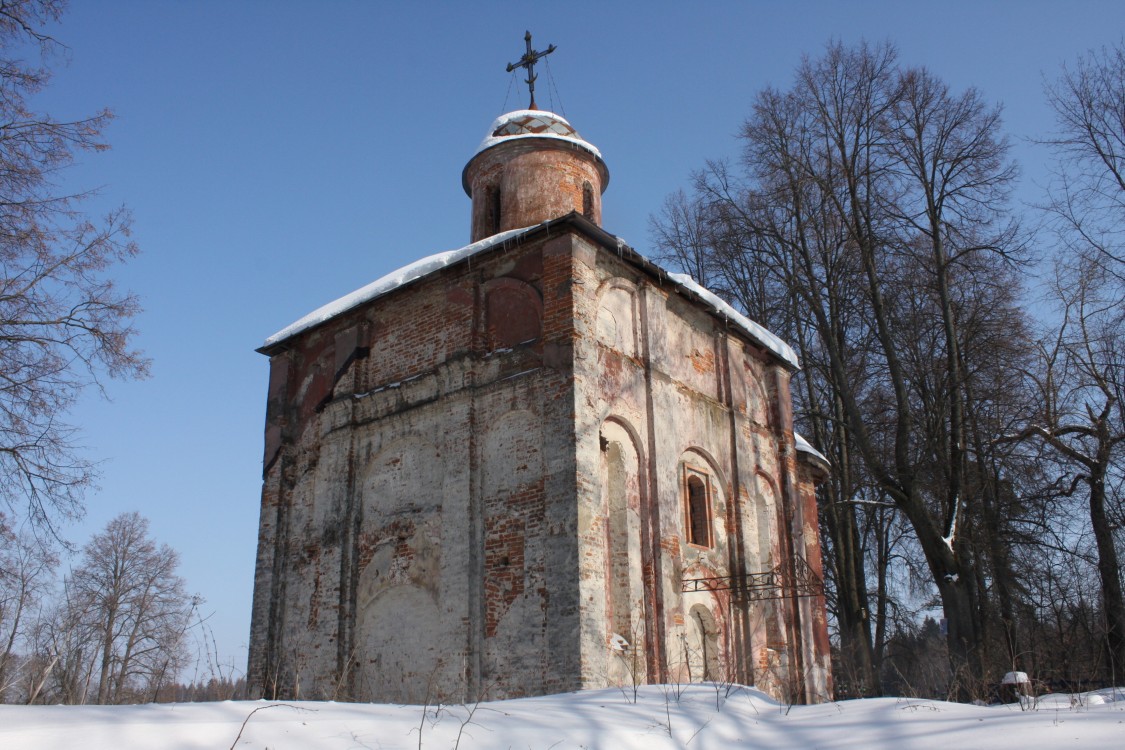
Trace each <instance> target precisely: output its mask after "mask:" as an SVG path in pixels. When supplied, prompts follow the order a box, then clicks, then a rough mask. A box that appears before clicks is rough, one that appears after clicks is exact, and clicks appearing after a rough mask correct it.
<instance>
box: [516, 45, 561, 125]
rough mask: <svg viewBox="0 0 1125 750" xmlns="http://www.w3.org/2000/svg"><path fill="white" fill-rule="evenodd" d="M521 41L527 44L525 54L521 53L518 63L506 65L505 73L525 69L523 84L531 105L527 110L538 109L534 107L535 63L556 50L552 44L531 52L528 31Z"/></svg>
mask: <svg viewBox="0 0 1125 750" xmlns="http://www.w3.org/2000/svg"><path fill="white" fill-rule="evenodd" d="M523 41H524V43H526V44H527V52H524V53H523V57H521V58H520V60H519V62H514V63H508V67H507V71H508V72H509V73H511V72H512V71H513V70H515V69H516V68H526V69H527V79H526V80H524V83H526V84H527V89H528V91H529V92H530V93H531V104H530V105H528V109H538V107H536V106H535V79H536V78H538V77H539V76H537V75H535V63H537V62H539V60H541V59H542V58H544V57H546V56H547V55H549V54H551V53H552V52H554V51H555V50H556V49H558V48H557V47H555V45H553V44H552V45H550V46H548V47H547V49H545V50H541V51H536V50H533V49H532V48H531V32H530V31H527V32H524V35H523Z"/></svg>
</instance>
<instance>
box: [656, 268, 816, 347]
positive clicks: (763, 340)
mask: <svg viewBox="0 0 1125 750" xmlns="http://www.w3.org/2000/svg"><path fill="white" fill-rule="evenodd" d="M668 278H670V279H671V280H672V281H674V282H676V283H677V284H679V285H680V286H682V287H683V288H684V289H687V290H688V291H690V292H692V293H693V294H695V295H696V296H697V297H699V298H700V299H701V300H703V301H704V302H706V303H707V304H708V305H710V306H711V308H712V310H713V311H714V312H716V313H718V314H719V317H721V318H726V319H727V320H729V321H730V322H731V323H733V324H734V325H736V326H737V327H739V328H741V329H742V330H743V331H744V332H745V333H748V334H750V338H752V339H754V340H755V341H757V342H758V343H759V344H761V345H762V346H764V347H765V348H767V349H769V350H770V351H771V352H773V353H774V354H776V355H777V356H778V357H780V358H781V359H783V360H785V361H786V362H788V363H789V364H791V365H793V367H795V368H800V366H801V365H800V363H799V362H798V360H797V352H795V351H793V347H791V346H789V344H786V343H785V342H784V341H782V340H781V339H779V338H778V337H777V336H775V335H773V334H772V333H770V332H769V331H768V330H766V328H765V327H764V326H761V325H759V324H757V323H755V322H754V321H752V320H750V318H748V317H746V316H745V315H743V314H742V313H740V312H739V311H738V310H735V309H734V308H733V307H731V306H730V305H728V304H727V303H726V302H723V301H722V300H721V299H719V298H718V297H717V296H715V293H714V292H712V291H711V290H710V289H707V288H706V287H704V286H701V285H700V284H699V283H698V282H696V280H695V279H693V278H692V277H690V276H688V275H687V274H686V273H669V274H668Z"/></svg>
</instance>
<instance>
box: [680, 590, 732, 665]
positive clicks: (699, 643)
mask: <svg viewBox="0 0 1125 750" xmlns="http://www.w3.org/2000/svg"><path fill="white" fill-rule="evenodd" d="M685 630H686V632H685V639H686V642H687V643H686V646H687V654H686V655H685V656H686V660H687V665H688V674H689V676H690V679H691V681H692V682H718V681H721V679H722V677H723V675H722V673H721V670H720V665H721V664H722V663H723V659H722V654H721V653H720V648H721V646H720V642H721V639H720V637H719V636H720V634H719V624H718V622H717V621H716V619H715V616H714V614H712V612H711V609H710V608H709V607H707V606H705V605H703V604H695V605H693V606H692V607H691V609H689V610H688V613H687V618H686V622H685Z"/></svg>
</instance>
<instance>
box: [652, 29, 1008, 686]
mask: <svg viewBox="0 0 1125 750" xmlns="http://www.w3.org/2000/svg"><path fill="white" fill-rule="evenodd" d="M741 135H742V138H743V143H744V155H743V166H744V170H743V174H742V175H741V176H739V177H732V175H731V173H730V171H729V170H728V169H727V168H726V166H725V165H723V164H710V165H708V167H707V168H706V169H705V170H704V171H703V172H701V173H700V175H698V176H697V179H696V189H695V195H693V196H692V197H690V198H688V199H685V200H682V201H681V200H677V199H673V201H672V208H673V209H674V208H675V205H676V204H680V205H683V206H686V207H687V209H688V210H671V209H670V208H669V207H667V206H666V208H665V212H664V215H663V217H662V219H659V220H657V228H658V230H659V229H660V228H663V230H664V231H657V232H655V233H654V234H655V237H656V238H657V241H658V242H661V243H663V244H664V245H666V246H667V245H674V244H675V243H679V242H684V240H685V239H686V240H687V242H686V243H684V244H686V247H685V248H684V249H680V250H678V251H676V252H672V253H666V255H670V256H674V257H677V258H678V259H679V260H681V262H682V261H683V260H688V261H689V262H690V263H691V264H692V265H694V266H696V267H699V268H702V269H703V270H705V271H706V272H707V273H708V274H709V278H710V280H711V282H712V284H715V285H716V286H717V287H718V288H719V291H720V292H724V293H725V294H726V295H727V296H728V297H729V298H732V299H734V300H735V301H736V302H737V303H741V305H742V306H743V307H744V309H747V310H748V312H750V313H751V314H752V315H755V314H758V315H761V314H765V315H766V316H767V317H766V319H765V320H763V322H766V323H767V324H769V325H771V326H772V327H775V329H776V330H778V331H779V332H780V333H782V334H784V335H786V336H788V337H789V338H790V339H791V340H793V341H794V342H795V344H796V345H797V347H798V348H799V350H800V353H801V357H802V362H803V364H804V367H805V370H804V372H803V373H802V374H801V378H802V379H803V381H802V382H801V383H799V384H798V385H797V386H795V388H794V393H795V395H798V396H800V397H802V398H801V403H799V404H798V408H799V410H800V413H799V415H798V416H799V419H800V421H801V422H802V423H803V425H804V426H805V428H806V429H808V430H809V432H810V433H811V437H812V438H813V442H814V444H815V445H817V447H818V448H820V449H821V450H822V451H824V452H825V453H826V455H828V456H829V457H830V458H831V459H832V460H833V464H834V476H833V480H832V481H831V482H830V483H829V484H828V485H827V486H826V487H825V488H823V490H822V494H823V497H822V500H824V501H826V502H825V503H824V507H822V510H824V513H823V514H822V519H823V520H824V523H825V526H826V528H827V529H828V531H829V533H828V534H827V535H826V537H827V538H828V539H829V540H830V542H831V545H832V548H833V549H832V550H831V554H830V555H829V556H828V558H827V559H828V561H829V562H830V563H831V564H832V565H833V570H834V576H835V581H834V583H835V585H836V592H835V593H836V605H837V609H836V611H835V614H836V616H837V618H838V621H839V623H840V632H841V639H842V640H843V641H844V643H843V648H842V650H843V651H844V653H845V654H847V655H848V658H849V660H850V662H851V664H850V669H851V670H853V671H854V672H855V673H856V674H864V673H866V674H870V671H871V667H870V666H868V665H870V664H872V663H873V662H875V661H877V659H878V656H879V653H880V650H881V649H880V646H879V644H880V643H882V642H883V641H884V639H885V637H886V630H885V629H886V626H887V624H888V618H890V617H892V616H894V613H891V612H889V611H888V610H889V608H890V605H891V598H890V597H891V596H892V594H893V591H892V590H893V588H894V587H893V586H891V585H889V582H888V581H887V580H886V577H885V576H886V572H887V571H886V567H885V566H886V565H887V564H889V562H890V561H891V560H892V559H895V557H896V556H897V557H899V558H901V556H902V554H903V552H905V551H907V550H909V549H912V550H916V551H918V552H919V553H920V554H921V559H922V560H923V567H924V568H925V569H926V570H927V572H928V577H929V581H930V584H931V585H932V586H934V587H935V588H936V589H937V591H938V592H939V594H940V602H941V606H942V608H943V610H944V614H945V618H946V622H947V624H948V628H949V635H948V639H949V643H948V652H949V659H950V667H951V674H953V675H955V676H957V677H958V678H965V679H964V681H963V682H962V683H961V686H960V687H961V688H967V689H960V691H959V694H960V695H961V696H962V697H969V690H976V689H977V688H978V687H979V686H980V685H981V683H982V680H983V679H984V677H985V671H986V670H985V666H984V657H985V654H984V653H983V651H984V643H985V638H984V634H985V630H984V623H983V620H982V613H983V612H984V611H985V608H984V606H983V603H982V601H981V600H980V597H981V596H984V595H988V591H989V590H990V587H989V582H988V581H987V580H986V577H985V575H984V573H983V572H982V569H981V567H980V566H979V564H978V563H980V561H981V560H985V559H987V561H988V562H989V564H990V565H992V564H993V563H994V562H995V561H999V566H998V567H1000V568H1003V567H1004V566H1005V565H1006V563H1005V562H1004V561H1005V560H1006V556H1005V554H1004V550H1003V549H1000V548H999V547H996V549H994V550H993V551H994V552H996V554H995V555H992V554H990V552H989V550H986V549H984V548H982V546H981V545H980V544H979V543H978V542H979V541H980V540H983V539H985V538H986V537H987V536H988V535H987V534H985V533H981V532H980V531H979V530H977V529H976V526H977V525H978V524H980V523H981V521H982V518H983V517H984V513H983V511H982V510H981V509H982V508H983V507H984V506H985V505H987V504H989V503H991V506H992V507H996V506H997V505H998V504H999V500H998V498H999V497H1000V495H1001V494H1002V486H1003V481H1002V479H1003V469H1002V467H999V466H998V465H997V464H995V462H994V461H993V459H994V458H995V457H996V456H994V455H993V452H992V447H993V446H994V443H993V441H992V440H991V438H992V437H993V436H994V435H993V432H992V431H994V430H996V429H999V428H1000V426H1001V425H1002V424H1003V423H1004V422H1005V420H1008V419H1010V416H1008V415H1007V413H1006V412H1005V413H1004V414H1001V413H999V412H998V411H997V409H996V408H995V405H996V404H998V403H1001V402H1002V401H1004V399H1003V398H998V393H999V394H1000V395H1001V396H1002V395H1003V388H1004V385H1003V384H1004V383H1005V379H1004V376H1003V371H1004V370H1005V364H1006V362H1005V358H1006V357H1008V356H1017V357H1019V356H1022V355H1021V354H1020V352H1021V350H1022V349H1028V348H1029V346H1030V342H1029V340H1028V338H1027V337H1026V336H1025V334H1026V331H1027V330H1028V326H1027V324H1026V322H1025V321H1024V319H1023V317H1024V316H1023V313H1022V311H1021V310H1020V309H1019V306H1018V300H1017V299H1016V295H1015V293H1013V289H1016V290H1018V288H1019V280H1018V273H1017V272H1016V271H1015V270H1014V269H1015V268H1016V266H1017V265H1018V263H1019V261H1021V260H1022V258H1023V247H1022V242H1021V237H1020V233H1019V231H1018V227H1017V226H1016V225H1015V224H1014V223H1013V222H1012V221H1011V220H1010V218H1009V216H1008V214H1007V212H1006V206H1007V200H1008V192H1009V189H1010V185H1011V181H1012V180H1013V178H1014V175H1015V170H1014V167H1013V166H1012V165H1011V163H1010V162H1009V161H1008V158H1007V143H1006V141H1005V139H1004V137H1003V135H1002V134H1001V132H1000V118H999V113H998V110H997V109H996V108H994V107H990V106H988V105H987V104H985V103H984V101H983V100H982V98H981V97H980V95H979V94H978V93H977V92H975V91H974V90H972V89H970V90H968V91H966V92H964V93H962V94H959V95H955V94H953V93H951V92H950V91H949V90H948V88H947V87H946V86H945V85H944V84H943V83H942V82H941V81H940V80H938V79H937V78H935V77H934V76H933V75H932V74H930V73H929V72H927V71H925V70H924V69H916V68H907V67H904V66H901V65H899V63H898V61H897V53H896V51H895V50H894V48H893V47H892V46H890V45H887V44H884V45H874V46H872V45H866V44H861V45H858V46H856V47H850V48H849V47H845V46H844V45H842V44H831V45H829V46H828V48H827V50H826V52H825V54H824V55H823V57H821V58H819V59H811V58H806V59H805V60H804V61H803V62H802V64H801V65H800V66H799V68H798V70H797V73H796V80H795V83H794V85H793V86H792V87H791V88H790V89H788V90H775V89H767V90H766V91H763V92H762V93H761V94H760V95H759V96H758V97H757V99H756V100H755V103H754V108H753V113H752V115H751V116H750V117H749V118H748V119H747V121H746V122H745V124H744V126H743V129H742V133H741ZM694 216H698V217H702V218H701V220H700V221H699V222H698V223H699V224H700V225H701V226H702V227H704V228H705V229H706V230H707V231H706V232H703V231H694V230H693V229H692V226H691V222H690V221H689V220H690V219H691V218H692V217H694ZM685 227H687V229H688V231H685ZM700 237H702V238H704V239H705V241H704V242H699V241H698V239H699V238H700ZM700 248H702V255H703V256H705V257H704V258H702V259H700V257H699V256H700V254H701V251H700ZM685 265H686V264H685ZM761 269H768V270H769V272H771V273H772V274H773V275H774V279H775V280H776V282H777V283H778V284H779V285H780V288H781V291H780V294H779V293H778V292H770V291H769V290H767V293H766V295H765V296H767V297H770V296H772V298H773V299H774V300H778V299H782V300H785V301H787V303H788V305H789V308H788V310H785V312H780V311H782V310H784V309H785V308H784V306H779V305H778V304H776V303H775V304H773V305H770V304H765V305H761V306H760V309H758V308H755V307H754V303H755V301H756V300H757V299H759V298H760V297H761V296H762V295H761V294H759V293H758V290H760V289H763V288H764V287H763V285H761V284H757V283H756V280H757V278H758V277H757V276H755V274H757V273H761ZM732 280H734V281H737V282H739V283H731V281H732ZM716 282H718V283H717V284H716ZM724 286H726V287H727V288H724ZM779 313H780V314H779ZM769 316H773V319H772V320H771V319H770V318H769ZM998 343H999V344H1001V345H1000V346H998V345H997V344H998ZM985 468H988V471H985ZM868 504H870V505H871V507H873V508H878V509H880V510H876V511H874V512H870V513H869V512H867V511H865V510H859V509H858V506H862V505H868ZM886 508H893V509H894V513H895V514H898V515H900V516H901V517H902V518H905V519H906V520H907V521H908V522H909V529H910V531H911V533H912V535H913V537H914V542H913V544H909V545H903V544H902V540H901V539H900V538H899V537H897V536H896V532H895V529H896V528H897V527H896V523H897V519H896V518H895V516H894V514H891V513H888V512H887V511H886V510H885V509H886ZM987 518H988V519H989V520H990V521H992V522H994V523H995V522H999V521H1000V520H1003V516H1002V514H1000V513H998V512H992V513H990V514H989V515H988V516H987ZM861 528H863V529H865V534H870V535H869V536H866V535H861V534H860V533H859V531H860V529H861ZM1005 538H1006V537H1005V536H1004V535H998V536H997V539H998V540H999V541H998V542H997V544H1000V542H1002V541H1003V540H1004V539H1005ZM865 547H866V553H865V552H864V548H865ZM865 557H866V559H870V560H873V561H874V562H875V570H876V575H877V583H876V585H875V586H874V587H872V588H873V589H874V591H875V592H876V607H875V612H876V613H877V616H876V622H875V635H874V638H875V641H876V643H875V647H874V648H872V642H871V641H872V634H871V622H870V618H871V609H870V608H869V607H867V606H866V599H867V596H868V592H869V591H870V589H867V590H865V588H864V585H865V577H866V573H865V572H864V570H863V568H864V565H863V563H862V561H863V560H864V559H865ZM865 679H866V678H865Z"/></svg>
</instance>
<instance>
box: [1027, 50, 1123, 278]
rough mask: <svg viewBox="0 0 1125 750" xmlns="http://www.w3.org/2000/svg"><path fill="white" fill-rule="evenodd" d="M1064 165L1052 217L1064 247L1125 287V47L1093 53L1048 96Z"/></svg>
mask: <svg viewBox="0 0 1125 750" xmlns="http://www.w3.org/2000/svg"><path fill="white" fill-rule="evenodd" d="M1047 99H1048V101H1049V102H1050V104H1051V106H1052V107H1053V108H1054V110H1055V115H1056V122H1057V124H1058V130H1057V132H1056V133H1055V135H1054V136H1052V137H1051V138H1048V139H1046V140H1045V141H1044V142H1045V143H1047V144H1048V145H1050V146H1052V147H1053V148H1054V149H1055V153H1056V154H1057V156H1058V157H1059V160H1058V168H1057V170H1056V175H1055V176H1056V179H1055V180H1054V182H1053V184H1052V186H1051V192H1050V199H1049V203H1048V205H1047V209H1048V211H1049V212H1050V213H1051V214H1053V215H1054V216H1055V217H1056V218H1057V219H1058V220H1059V228H1060V229H1061V232H1060V237H1061V239H1062V240H1063V242H1062V247H1063V249H1064V250H1065V251H1067V252H1075V253H1078V254H1081V255H1085V256H1087V257H1089V258H1090V259H1091V260H1096V261H1097V262H1099V263H1101V264H1103V265H1104V266H1105V268H1106V270H1107V271H1108V272H1109V273H1110V274H1112V275H1113V276H1114V277H1115V278H1116V279H1117V281H1118V282H1125V45H1123V44H1122V43H1118V44H1117V45H1116V46H1114V47H1112V48H1110V49H1105V48H1103V49H1100V50H1096V51H1092V52H1090V53H1089V54H1088V55H1087V56H1085V57H1083V58H1080V59H1079V60H1078V62H1077V64H1076V65H1075V66H1074V67H1073V68H1064V69H1063V74H1062V76H1061V78H1060V79H1059V81H1058V82H1057V83H1056V84H1055V85H1053V86H1049V87H1048V88H1047Z"/></svg>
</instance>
